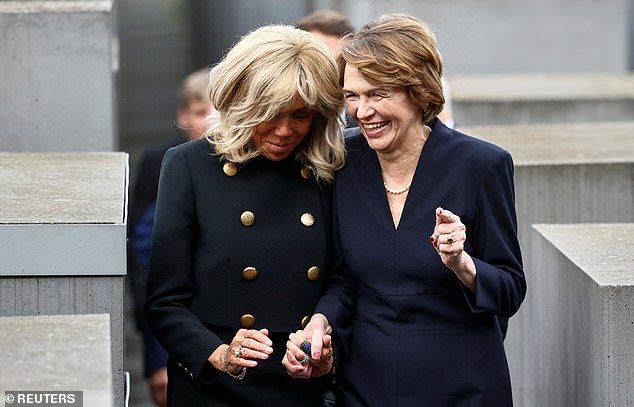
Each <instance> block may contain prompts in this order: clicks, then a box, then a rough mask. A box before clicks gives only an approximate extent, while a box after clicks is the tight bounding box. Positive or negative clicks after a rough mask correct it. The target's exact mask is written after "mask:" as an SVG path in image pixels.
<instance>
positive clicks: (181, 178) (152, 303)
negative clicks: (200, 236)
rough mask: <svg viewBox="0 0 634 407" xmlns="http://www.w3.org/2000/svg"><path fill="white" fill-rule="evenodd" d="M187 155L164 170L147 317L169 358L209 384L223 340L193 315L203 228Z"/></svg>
mask: <svg viewBox="0 0 634 407" xmlns="http://www.w3.org/2000/svg"><path fill="white" fill-rule="evenodd" d="M184 150H185V149H184V148H178V147H177V148H173V149H170V150H169V151H168V152H167V154H166V156H165V158H164V160H163V165H162V168H161V176H160V181H159V191H158V197H157V206H156V217H155V221H154V230H153V235H152V253H151V256H150V271H149V276H148V285H147V300H146V303H145V317H146V320H147V322H148V324H149V326H150V328H151V329H152V332H153V333H154V334H155V335H156V337H157V339H158V340H159V342H160V343H161V345H163V347H164V348H165V349H166V350H167V351H168V353H169V354H170V355H171V356H172V357H174V358H175V359H176V360H177V361H178V362H179V363H180V364H181V365H182V366H183V367H185V368H187V369H188V370H189V371H190V372H192V373H193V374H194V375H195V376H196V377H197V378H199V379H202V380H204V381H208V380H210V379H212V378H213V377H211V378H210V377H208V376H209V375H210V374H212V376H213V375H214V374H215V373H216V370H215V369H213V368H212V367H211V365H210V364H209V363H208V362H207V358H208V357H209V355H211V353H212V352H213V351H214V350H215V349H216V348H217V347H218V346H220V345H221V344H222V340H221V339H220V338H219V337H218V336H217V335H215V334H214V333H213V332H211V331H210V330H209V329H207V328H206V327H205V326H204V325H203V324H202V322H201V321H200V320H199V318H198V317H197V316H196V315H195V314H194V313H192V312H191V311H190V310H189V309H188V305H189V304H190V303H191V300H192V298H193V296H194V271H193V264H192V263H193V258H194V255H195V253H194V250H195V247H196V246H195V233H196V231H197V228H198V226H197V217H196V205H195V189H194V182H193V180H192V174H191V169H190V166H189V164H188V161H187V156H186V154H184ZM210 368H211V369H210ZM202 373H204V375H203V376H204V377H201V374H202ZM214 377H215V376H214Z"/></svg>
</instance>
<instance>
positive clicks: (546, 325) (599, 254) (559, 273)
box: [517, 223, 634, 407]
mask: <svg viewBox="0 0 634 407" xmlns="http://www.w3.org/2000/svg"><path fill="white" fill-rule="evenodd" d="M532 241H533V246H534V247H535V251H536V252H538V253H540V256H539V257H538V258H536V259H535V263H534V264H535V272H534V274H533V276H532V286H531V289H532V290H533V291H534V292H536V293H538V296H535V297H534V298H536V299H538V300H537V301H536V304H535V306H534V307H531V308H530V312H531V313H533V315H532V317H531V318H530V320H531V321H532V322H531V324H530V326H525V327H524V328H525V329H524V330H523V331H524V336H523V337H522V338H521V339H520V344H521V345H522V346H524V347H525V350H526V352H528V353H530V354H531V357H530V358H527V359H526V360H525V361H524V363H527V364H530V368H528V366H525V367H524V371H525V372H531V374H530V375H522V386H524V391H525V392H526V393H527V394H530V400H531V401H530V403H528V402H525V403H523V404H521V405H531V406H588V407H593V406H631V405H634V382H632V377H634V312H633V310H634V224H632V223H627V224H623V223H612V224H575V225H572V224H538V225H535V226H534V230H533V231H532ZM523 321H524V322H526V321H527V319H524V320H523ZM517 323H520V322H519V321H517Z"/></svg>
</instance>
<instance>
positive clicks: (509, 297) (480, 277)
mask: <svg viewBox="0 0 634 407" xmlns="http://www.w3.org/2000/svg"><path fill="white" fill-rule="evenodd" d="M513 174H514V171H513V159H512V158H511V155H510V154H509V153H508V152H507V151H504V150H500V152H499V153H498V154H497V155H496V156H495V158H494V160H493V161H492V163H491V165H490V166H489V168H488V170H487V172H486V174H485V177H484V179H483V182H482V185H481V188H480V191H479V194H478V197H477V204H476V205H477V207H476V214H475V221H474V226H473V230H471V231H469V230H467V233H468V235H467V238H468V239H469V238H470V236H469V234H472V235H473V236H472V237H471V241H472V242H471V244H472V245H473V248H474V251H473V253H470V254H471V256H472V257H473V261H474V262H475V266H476V290H475V295H474V294H473V293H472V292H470V291H468V290H466V289H464V293H465V296H466V297H467V300H468V302H469V305H470V307H471V309H472V311H474V312H491V313H493V314H496V315H499V316H503V317H510V316H512V315H513V314H515V313H516V312H517V310H518V309H519V307H520V304H521V303H522V301H523V300H524V297H525V295H526V279H525V276H524V271H523V269H522V257H521V252H520V246H519V241H518V238H517V217H516V213H515V187H514V183H513Z"/></svg>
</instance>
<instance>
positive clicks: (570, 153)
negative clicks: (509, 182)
mask: <svg viewBox="0 0 634 407" xmlns="http://www.w3.org/2000/svg"><path fill="white" fill-rule="evenodd" d="M462 130H464V131H466V132H467V133H469V134H472V135H474V136H477V137H479V138H482V139H485V140H488V141H490V142H493V143H494V144H497V145H499V146H501V147H503V148H505V149H507V150H508V151H510V152H511V154H512V155H513V157H514V163H515V191H516V209H517V217H518V235H519V240H520V244H521V246H522V255H523V260H524V270H525V273H526V280H527V284H528V292H527V296H526V299H525V301H524V304H523V305H522V307H521V309H520V311H519V312H518V314H517V315H516V316H514V317H513V318H511V320H510V321H509V331H508V336H507V338H506V342H505V346H506V349H507V355H508V359H509V367H510V369H511V377H512V383H513V392H514V400H515V404H516V405H517V406H533V405H535V404H533V403H532V401H531V400H532V397H533V396H534V395H533V394H532V393H531V391H529V390H530V389H528V388H526V384H525V383H526V381H527V380H531V379H530V378H532V377H536V376H537V375H538V374H539V369H537V370H533V369H536V367H535V365H534V363H533V359H534V358H535V353H536V352H539V349H534V348H532V347H531V346H530V344H527V343H526V340H525V338H531V337H532V335H533V332H532V330H533V327H534V326H535V325H536V324H538V323H539V321H537V320H536V318H537V317H536V315H539V309H540V307H542V305H543V303H544V301H547V300H548V297H547V296H545V295H544V293H543V291H542V290H540V289H539V288H537V287H536V282H535V279H536V278H538V277H537V276H538V275H539V273H540V272H541V271H542V270H540V268H539V266H538V265H537V264H536V261H537V260H539V259H540V258H541V256H542V255H543V253H542V252H541V251H540V249H538V248H535V247H534V245H533V243H532V241H531V233H532V225H533V224H535V223H616V222H625V223H632V222H634V209H633V208H634V137H632V134H634V123H633V122H628V123H592V124H585V125H563V124H562V125H553V126H547V125H544V126H537V125H533V126H499V127H493V126H492V127H471V128H463V129H462ZM563 405H565V404H563ZM573 405H574V404H573Z"/></svg>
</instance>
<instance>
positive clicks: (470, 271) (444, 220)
mask: <svg viewBox="0 0 634 407" xmlns="http://www.w3.org/2000/svg"><path fill="white" fill-rule="evenodd" d="M466 229H467V228H466V227H465V225H464V224H463V223H462V221H461V220H460V217H459V216H458V215H456V214H454V213H452V212H451V211H449V210H447V209H443V208H436V226H435V227H434V233H433V234H432V235H431V236H430V238H429V242H430V243H431V244H433V245H434V248H435V249H436V251H437V252H438V255H439V256H440V260H441V261H442V262H443V264H444V265H445V266H447V267H449V268H450V269H451V270H453V272H454V273H456V276H458V278H459V279H460V280H461V281H462V282H463V283H464V284H465V285H466V286H467V287H468V288H469V289H470V290H472V291H474V290H475V275H476V268H475V264H474V263H473V259H472V258H471V256H469V254H467V253H466V252H465V251H464V242H465V240H466V239H467V233H466Z"/></svg>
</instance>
